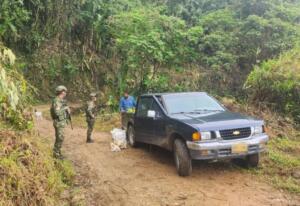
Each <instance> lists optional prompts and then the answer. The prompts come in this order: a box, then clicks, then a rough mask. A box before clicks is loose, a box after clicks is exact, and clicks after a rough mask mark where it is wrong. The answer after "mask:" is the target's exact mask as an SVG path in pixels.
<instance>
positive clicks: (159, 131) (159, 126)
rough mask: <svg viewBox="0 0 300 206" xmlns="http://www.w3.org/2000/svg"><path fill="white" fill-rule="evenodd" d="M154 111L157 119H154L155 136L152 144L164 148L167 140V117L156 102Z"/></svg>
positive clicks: (153, 105)
mask: <svg viewBox="0 0 300 206" xmlns="http://www.w3.org/2000/svg"><path fill="white" fill-rule="evenodd" d="M152 110H154V111H155V114H156V116H155V118H154V119H153V125H154V131H153V132H154V134H153V138H152V144H155V145H158V146H161V147H163V145H164V144H165V141H166V139H167V134H166V121H165V116H164V113H163V112H162V109H161V108H160V106H159V105H158V103H157V102H156V101H154V102H153V104H152Z"/></svg>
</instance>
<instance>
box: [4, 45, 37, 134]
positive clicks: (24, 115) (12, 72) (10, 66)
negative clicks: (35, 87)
mask: <svg viewBox="0 0 300 206" xmlns="http://www.w3.org/2000/svg"><path fill="white" fill-rule="evenodd" d="M15 59H16V57H15V55H14V54H13V52H12V51H11V50H10V49H8V48H6V47H4V46H3V45H2V44H1V42H0V118H1V119H2V120H5V121H8V122H9V123H11V124H12V125H13V126H15V127H17V128H18V129H30V128H31V127H32V126H33V124H32V121H31V116H30V113H29V112H26V111H25V110H26V108H25V107H26V105H27V103H28V102H29V101H30V96H31V94H30V91H32V88H31V87H30V86H29V85H28V84H27V81H26V80H25V79H24V77H23V75H22V74H20V73H19V72H18V71H17V66H16V64H15Z"/></svg>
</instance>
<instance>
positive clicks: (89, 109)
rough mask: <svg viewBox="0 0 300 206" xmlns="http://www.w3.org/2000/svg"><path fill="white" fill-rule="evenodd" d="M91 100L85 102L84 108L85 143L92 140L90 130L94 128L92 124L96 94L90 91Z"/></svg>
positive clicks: (94, 117)
mask: <svg viewBox="0 0 300 206" xmlns="http://www.w3.org/2000/svg"><path fill="white" fill-rule="evenodd" d="M90 98H91V100H90V101H88V102H87V108H86V122H87V126H88V129H87V139H86V142H87V143H92V142H93V140H92V138H91V136H92V132H93V129H94V124H95V120H96V115H97V111H96V101H97V94H96V93H91V94H90Z"/></svg>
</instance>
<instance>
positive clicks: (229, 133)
mask: <svg viewBox="0 0 300 206" xmlns="http://www.w3.org/2000/svg"><path fill="white" fill-rule="evenodd" d="M220 135H221V137H222V138H223V139H224V140H230V139H241V138H247V137H249V136H250V135H251V128H250V127H245V128H237V129H226V130H220Z"/></svg>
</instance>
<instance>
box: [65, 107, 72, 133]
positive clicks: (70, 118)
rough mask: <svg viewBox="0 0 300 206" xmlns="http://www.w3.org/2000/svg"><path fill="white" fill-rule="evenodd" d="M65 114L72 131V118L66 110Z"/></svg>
mask: <svg viewBox="0 0 300 206" xmlns="http://www.w3.org/2000/svg"><path fill="white" fill-rule="evenodd" d="M66 114H67V119H68V120H69V122H70V125H71V128H72V130H73V124H72V117H71V114H70V113H69V111H68V110H66Z"/></svg>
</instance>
